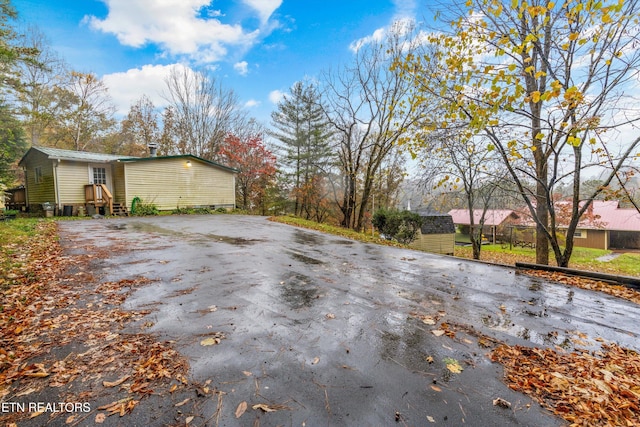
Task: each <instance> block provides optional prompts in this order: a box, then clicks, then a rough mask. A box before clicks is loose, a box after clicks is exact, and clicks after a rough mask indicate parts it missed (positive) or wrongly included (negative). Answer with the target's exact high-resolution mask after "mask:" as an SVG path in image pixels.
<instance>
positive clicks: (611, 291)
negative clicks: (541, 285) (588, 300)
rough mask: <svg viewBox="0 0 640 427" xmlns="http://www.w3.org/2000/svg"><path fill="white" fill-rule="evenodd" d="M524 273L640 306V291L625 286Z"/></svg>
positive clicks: (554, 274)
mask: <svg viewBox="0 0 640 427" xmlns="http://www.w3.org/2000/svg"><path fill="white" fill-rule="evenodd" d="M524 273H525V274H527V275H529V276H534V277H540V278H543V279H547V280H553V281H555V282H559V283H564V284H565V285H570V286H575V287H578V288H582V289H588V290H591V291H598V292H602V293H605V294H608V295H612V296H615V297H618V298H623V299H626V300H628V301H631V302H634V303H636V304H640V291H637V290H635V289H631V288H628V287H626V286H622V285H612V284H611V283H607V282H602V281H599V280H593V279H587V278H584V277H578V276H571V275H568V274H563V273H559V272H548V271H538V270H524Z"/></svg>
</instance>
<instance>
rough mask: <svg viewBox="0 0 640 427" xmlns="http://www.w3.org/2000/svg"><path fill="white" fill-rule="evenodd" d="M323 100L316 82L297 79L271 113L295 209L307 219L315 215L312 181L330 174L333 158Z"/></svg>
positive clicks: (273, 134)
mask: <svg viewBox="0 0 640 427" xmlns="http://www.w3.org/2000/svg"><path fill="white" fill-rule="evenodd" d="M320 102H321V100H320V94H319V93H318V90H317V88H316V87H315V86H314V85H313V84H309V83H303V82H297V83H295V84H294V85H293V86H292V87H291V89H290V94H289V95H285V96H284V98H283V99H282V101H280V103H279V104H278V107H277V109H276V111H274V112H273V113H272V114H271V120H272V126H273V128H274V131H272V132H271V135H272V136H273V137H275V138H277V139H278V140H279V141H280V142H281V147H280V148H281V149H282V151H283V155H282V156H281V159H282V162H283V163H284V166H285V168H286V169H287V170H288V175H289V177H290V178H291V180H292V182H293V189H292V194H293V195H294V200H295V204H294V213H295V214H296V215H303V216H305V217H306V218H307V219H308V218H311V217H312V216H313V206H312V204H311V203H310V201H309V200H310V198H311V195H310V194H308V193H309V192H310V191H312V189H313V188H314V185H311V184H312V183H313V182H314V181H315V182H317V180H318V177H323V176H325V175H326V174H327V169H328V166H329V165H330V163H331V160H332V152H331V146H330V143H331V128H330V125H329V123H328V121H327V120H326V118H325V116H324V113H323V110H322V107H321V105H320Z"/></svg>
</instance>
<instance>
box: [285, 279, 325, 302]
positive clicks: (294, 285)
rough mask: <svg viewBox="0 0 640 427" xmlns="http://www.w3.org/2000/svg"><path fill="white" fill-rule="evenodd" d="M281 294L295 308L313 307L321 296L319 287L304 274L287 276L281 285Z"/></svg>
mask: <svg viewBox="0 0 640 427" xmlns="http://www.w3.org/2000/svg"><path fill="white" fill-rule="evenodd" d="M280 294H281V296H282V300H283V301H284V302H285V303H286V304H287V305H288V306H289V307H291V308H292V309H294V310H298V309H301V308H308V307H311V306H312V305H313V304H314V303H315V301H316V300H317V299H318V298H319V297H320V295H319V294H318V288H317V287H315V286H313V285H312V284H311V278H310V277H308V276H305V275H304V274H292V275H290V276H288V277H285V278H284V279H283V280H282V283H281V285H280Z"/></svg>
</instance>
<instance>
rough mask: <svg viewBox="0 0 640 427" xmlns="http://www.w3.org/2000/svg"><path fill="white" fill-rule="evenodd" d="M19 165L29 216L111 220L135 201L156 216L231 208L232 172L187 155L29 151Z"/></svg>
mask: <svg viewBox="0 0 640 427" xmlns="http://www.w3.org/2000/svg"><path fill="white" fill-rule="evenodd" d="M19 164H20V166H21V167H22V168H23V169H24V171H25V187H26V205H27V208H28V209H29V210H30V211H40V210H42V206H43V204H45V203H48V204H50V205H52V206H53V208H54V210H55V212H56V213H57V214H62V213H64V214H66V215H71V214H76V213H77V212H78V209H86V211H87V212H89V213H92V211H94V210H95V211H96V212H101V213H105V214H114V213H118V212H127V211H130V210H131V203H132V201H133V199H134V198H136V197H138V198H140V199H141V200H142V201H143V202H144V203H153V204H155V205H156V206H157V208H158V209H160V210H171V209H175V208H177V207H190V206H207V207H225V208H233V207H235V174H236V172H237V170H236V169H233V168H230V167H226V166H223V165H220V164H217V163H214V162H210V161H208V160H204V159H201V158H199V157H196V156H192V155H189V154H186V155H178V156H160V157H155V156H152V157H128V156H119V155H112V154H101V153H88V152H80V151H71V150H62V149H58V148H48V147H32V148H30V149H29V151H27V153H26V154H25V155H24V156H23V157H22V159H21V160H20V163H19Z"/></svg>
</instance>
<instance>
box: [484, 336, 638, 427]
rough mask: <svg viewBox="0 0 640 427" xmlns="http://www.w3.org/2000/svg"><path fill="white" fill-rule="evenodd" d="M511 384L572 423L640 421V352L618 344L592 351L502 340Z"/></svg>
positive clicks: (499, 357)
mask: <svg viewBox="0 0 640 427" xmlns="http://www.w3.org/2000/svg"><path fill="white" fill-rule="evenodd" d="M491 360H493V361H494V362H499V363H501V364H502V365H504V369H505V377H506V380H507V384H508V386H509V387H510V388H511V389H513V390H516V391H519V392H523V393H526V394H528V395H530V396H531V397H532V398H534V399H535V400H537V401H538V402H540V404H541V405H542V406H544V407H546V408H547V409H549V410H551V411H552V412H553V413H555V414H557V415H559V416H561V417H562V418H564V419H565V420H567V421H569V422H571V425H572V426H629V427H631V426H637V425H640V382H639V379H640V355H639V354H638V353H636V352H635V351H633V350H628V349H624V348H621V347H619V346H617V345H615V344H603V345H602V350H600V351H597V352H595V353H593V354H590V353H588V352H587V351H583V352H573V353H558V352H556V351H554V350H553V349H538V348H528V347H523V346H513V347H512V346H508V345H501V346H499V347H498V348H496V349H495V350H493V352H492V353H491Z"/></svg>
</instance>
